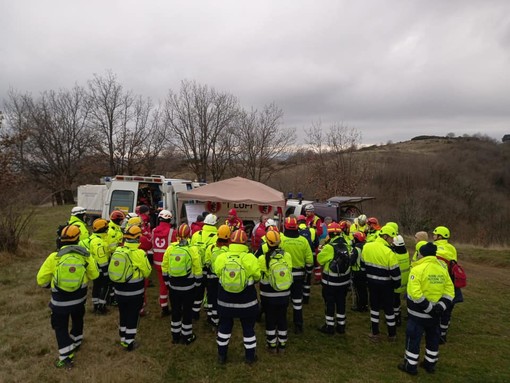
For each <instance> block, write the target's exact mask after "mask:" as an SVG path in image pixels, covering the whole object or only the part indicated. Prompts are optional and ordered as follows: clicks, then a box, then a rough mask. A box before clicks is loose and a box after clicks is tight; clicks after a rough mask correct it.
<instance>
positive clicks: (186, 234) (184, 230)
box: [177, 223, 191, 238]
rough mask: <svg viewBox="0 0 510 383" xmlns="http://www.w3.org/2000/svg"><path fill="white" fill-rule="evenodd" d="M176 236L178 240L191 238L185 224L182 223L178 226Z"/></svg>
mask: <svg viewBox="0 0 510 383" xmlns="http://www.w3.org/2000/svg"><path fill="white" fill-rule="evenodd" d="M177 236H178V237H179V238H189V237H190V236H191V230H190V228H189V226H188V225H187V224H186V223H183V224H182V225H181V226H179V229H178V230H177Z"/></svg>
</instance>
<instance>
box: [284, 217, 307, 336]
mask: <svg viewBox="0 0 510 383" xmlns="http://www.w3.org/2000/svg"><path fill="white" fill-rule="evenodd" d="M280 240H281V243H280V248H281V249H283V250H284V251H285V252H287V253H289V254H290V255H291V257H292V277H293V278H294V282H293V283H292V287H291V288H290V296H291V299H292V319H293V325H294V333H295V334H301V333H302V332H303V292H304V288H305V281H306V280H307V275H311V273H312V269H313V254H312V250H311V249H310V245H309V244H308V241H307V240H306V238H304V237H302V236H300V235H299V226H298V222H297V218H296V217H295V216H294V215H290V216H289V217H287V218H285V223H284V232H283V234H282V235H281V236H280ZM308 280H309V279H308Z"/></svg>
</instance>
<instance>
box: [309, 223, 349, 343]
mask: <svg viewBox="0 0 510 383" xmlns="http://www.w3.org/2000/svg"><path fill="white" fill-rule="evenodd" d="M328 237H329V239H328V241H327V242H326V244H325V245H324V246H323V247H322V249H321V251H320V252H319V254H318V255H317V260H318V261H319V263H320V264H321V266H322V281H321V285H322V298H323V299H324V306H325V310H324V312H325V322H326V323H325V324H324V325H323V326H322V327H321V328H320V329H319V331H320V332H322V333H324V334H328V335H332V334H334V333H335V329H336V332H337V333H338V334H345V323H346V316H345V298H346V296H347V288H348V287H349V285H350V282H351V267H350V256H349V249H348V247H347V243H346V241H345V238H344V237H343V235H342V229H341V227H340V224H338V223H336V222H332V223H330V224H329V226H328ZM337 252H343V253H344V254H345V256H346V257H347V259H348V267H347V269H346V270H345V271H342V272H335V271H333V270H331V269H330V265H331V262H332V261H333V259H334V258H335V256H336V254H337ZM335 312H336V314H335ZM335 322H336V328H335Z"/></svg>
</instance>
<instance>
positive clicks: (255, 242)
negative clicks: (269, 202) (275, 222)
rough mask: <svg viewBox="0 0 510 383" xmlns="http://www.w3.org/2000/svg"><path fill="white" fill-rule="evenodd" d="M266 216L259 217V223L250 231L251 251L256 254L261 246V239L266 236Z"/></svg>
mask: <svg viewBox="0 0 510 383" xmlns="http://www.w3.org/2000/svg"><path fill="white" fill-rule="evenodd" d="M268 218H269V217H268V216H267V215H261V216H260V220H259V222H258V223H257V224H256V225H255V227H254V228H253V230H252V231H251V233H252V234H251V250H252V251H253V252H256V251H257V250H258V249H259V247H260V245H261V244H262V238H263V237H264V236H265V235H266V222H267V220H268Z"/></svg>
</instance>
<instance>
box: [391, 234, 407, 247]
mask: <svg viewBox="0 0 510 383" xmlns="http://www.w3.org/2000/svg"><path fill="white" fill-rule="evenodd" d="M393 244H394V245H395V246H405V245H406V244H405V242H404V237H402V236H401V235H400V234H399V235H397V236H396V237H395V238H393Z"/></svg>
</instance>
